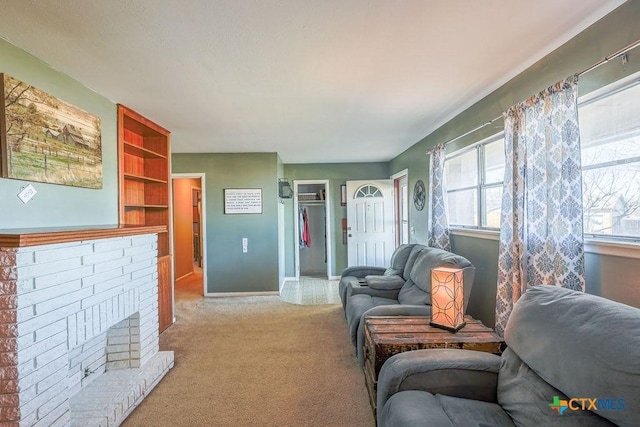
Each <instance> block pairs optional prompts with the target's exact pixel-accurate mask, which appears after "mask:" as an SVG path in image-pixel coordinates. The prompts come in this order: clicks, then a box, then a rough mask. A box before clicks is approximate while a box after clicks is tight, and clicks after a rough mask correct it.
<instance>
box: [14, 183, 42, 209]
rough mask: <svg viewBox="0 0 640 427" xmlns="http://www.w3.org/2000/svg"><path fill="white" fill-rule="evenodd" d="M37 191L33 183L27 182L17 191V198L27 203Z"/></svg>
mask: <svg viewBox="0 0 640 427" xmlns="http://www.w3.org/2000/svg"><path fill="white" fill-rule="evenodd" d="M36 193H37V191H36V189H35V188H34V187H33V185H31V184H28V185H27V186H26V187H24V188H23V189H22V190H20V192H19V193H18V198H19V199H20V200H22V203H24V204H27V203H29V201H30V200H31V199H32V198H33V196H35V195H36Z"/></svg>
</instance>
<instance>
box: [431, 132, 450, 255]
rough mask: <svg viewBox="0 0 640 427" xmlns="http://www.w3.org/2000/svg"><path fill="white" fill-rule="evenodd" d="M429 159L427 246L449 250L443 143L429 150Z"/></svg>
mask: <svg viewBox="0 0 640 427" xmlns="http://www.w3.org/2000/svg"><path fill="white" fill-rule="evenodd" d="M428 153H429V154H430V155H431V160H430V173H431V176H430V179H429V183H430V191H429V207H430V209H429V222H430V226H429V246H431V247H434V248H440V249H444V250H445V251H450V250H451V243H450V241H449V221H448V220H447V194H446V186H445V179H444V159H445V156H446V154H447V153H446V150H445V146H444V144H438V145H436V146H435V147H433V148H432V149H431V150H430V151H429V152H428Z"/></svg>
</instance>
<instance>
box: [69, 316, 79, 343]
mask: <svg viewBox="0 0 640 427" xmlns="http://www.w3.org/2000/svg"><path fill="white" fill-rule="evenodd" d="M67 331H68V334H67V342H68V346H69V348H74V347H75V346H77V345H78V325H77V323H76V316H75V314H73V315H71V316H67Z"/></svg>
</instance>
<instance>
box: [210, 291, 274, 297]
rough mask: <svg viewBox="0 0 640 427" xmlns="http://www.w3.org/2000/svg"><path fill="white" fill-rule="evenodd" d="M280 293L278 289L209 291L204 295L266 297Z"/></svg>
mask: <svg viewBox="0 0 640 427" xmlns="http://www.w3.org/2000/svg"><path fill="white" fill-rule="evenodd" d="M274 295H276V296H277V295H280V292H278V291H264V292H209V293H207V294H205V297H210V298H225V297H267V296H274Z"/></svg>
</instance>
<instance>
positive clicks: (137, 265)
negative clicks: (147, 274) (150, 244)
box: [122, 257, 158, 274]
mask: <svg viewBox="0 0 640 427" xmlns="http://www.w3.org/2000/svg"><path fill="white" fill-rule="evenodd" d="M148 267H151V268H154V269H156V270H157V269H158V266H157V259H156V258H155V257H154V258H146V259H144V260H142V261H138V262H133V260H132V263H131V264H129V265H125V266H124V267H123V268H122V269H123V271H124V273H125V274H127V273H132V272H134V271H138V270H144V269H145V268H148Z"/></svg>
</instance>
